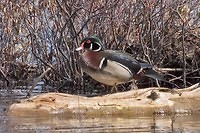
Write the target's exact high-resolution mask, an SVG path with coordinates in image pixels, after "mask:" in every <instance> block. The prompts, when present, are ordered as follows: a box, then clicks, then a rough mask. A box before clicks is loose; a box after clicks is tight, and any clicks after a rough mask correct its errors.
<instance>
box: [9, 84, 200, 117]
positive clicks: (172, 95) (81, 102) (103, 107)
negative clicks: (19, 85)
mask: <svg viewBox="0 0 200 133" xmlns="http://www.w3.org/2000/svg"><path fill="white" fill-rule="evenodd" d="M199 111H200V87H199V84H196V85H194V86H193V87H190V88H189V89H188V88H187V89H181V90H173V89H168V88H147V89H139V90H131V91H127V92H120V93H115V94H108V95H104V96H97V97H84V96H78V95H69V94H64V93H45V94H40V95H37V96H33V97H31V98H28V99H25V100H22V101H20V102H19V103H14V104H12V105H11V106H10V107H9V110H8V115H11V116H34V115H36V116H38V115H41V116H44V115H63V114H64V115H68V116H74V115H86V116H91V117H98V116H103V115H118V116H138V115H140V116H151V115H155V114H157V115H160V114H162V115H165V114H173V113H180V114H182V113H184V114H191V113H194V112H199Z"/></svg>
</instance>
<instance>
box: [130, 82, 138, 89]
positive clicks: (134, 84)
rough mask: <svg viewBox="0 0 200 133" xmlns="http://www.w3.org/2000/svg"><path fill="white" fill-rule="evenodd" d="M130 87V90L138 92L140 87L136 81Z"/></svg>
mask: <svg viewBox="0 0 200 133" xmlns="http://www.w3.org/2000/svg"><path fill="white" fill-rule="evenodd" d="M130 86H131V89H130V90H137V89H138V87H137V85H136V80H133V81H132V83H131V84H130Z"/></svg>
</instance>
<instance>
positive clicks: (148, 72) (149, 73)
mask: <svg viewBox="0 0 200 133" xmlns="http://www.w3.org/2000/svg"><path fill="white" fill-rule="evenodd" d="M145 76H147V77H150V78H153V79H157V80H161V81H166V80H165V78H164V76H163V75H161V74H159V73H158V72H156V71H155V70H153V69H151V68H149V69H145Z"/></svg>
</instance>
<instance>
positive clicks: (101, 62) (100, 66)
mask: <svg viewBox="0 0 200 133" xmlns="http://www.w3.org/2000/svg"><path fill="white" fill-rule="evenodd" d="M105 59H106V58H102V59H101V61H100V63H99V69H101V68H102V66H103V62H104V61H105Z"/></svg>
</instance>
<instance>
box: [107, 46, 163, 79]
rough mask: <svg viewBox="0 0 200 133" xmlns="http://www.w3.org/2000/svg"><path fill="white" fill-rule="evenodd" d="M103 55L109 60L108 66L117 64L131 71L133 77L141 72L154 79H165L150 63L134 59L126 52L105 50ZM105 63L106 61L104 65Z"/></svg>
mask: <svg viewBox="0 0 200 133" xmlns="http://www.w3.org/2000/svg"><path fill="white" fill-rule="evenodd" d="M105 55H106V56H105V58H106V59H105V60H107V62H108V61H110V66H112V65H113V66H114V65H116V64H117V65H119V66H121V67H123V68H124V69H126V70H127V71H128V72H129V73H131V74H132V76H133V77H134V76H137V75H140V74H142V75H143V76H148V77H151V78H154V79H158V80H165V79H164V77H163V75H161V74H159V73H158V72H156V71H155V70H153V69H152V68H153V67H152V65H150V64H148V63H145V62H141V61H139V60H136V59H135V58H133V57H132V56H131V55H130V54H128V53H123V52H120V51H113V50H106V51H105ZM104 62H106V61H104ZM105 65H106V63H105V64H104V66H105Z"/></svg>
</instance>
